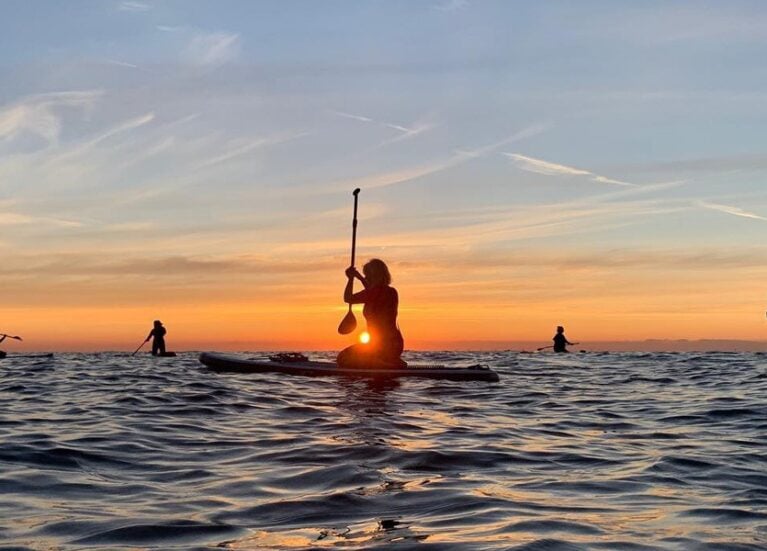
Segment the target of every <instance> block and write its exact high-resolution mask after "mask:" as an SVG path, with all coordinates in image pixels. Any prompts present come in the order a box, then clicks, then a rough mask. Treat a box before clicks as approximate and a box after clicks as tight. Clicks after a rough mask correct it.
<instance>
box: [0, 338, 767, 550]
mask: <svg viewBox="0 0 767 551" xmlns="http://www.w3.org/2000/svg"><path fill="white" fill-rule="evenodd" d="M313 357H322V354H315V355H313ZM408 359H409V360H411V361H421V362H441V363H449V364H463V365H465V364H473V363H477V362H480V363H485V364H488V365H490V366H492V367H494V368H495V369H496V370H497V371H498V372H499V373H500V375H501V382H500V383H495V384H493V383H484V382H451V381H444V382H443V381H431V380H416V379H413V380H407V379H405V380H401V381H399V382H388V383H374V382H370V381H365V380H345V379H337V378H322V379H314V378H303V377H289V376H280V375H244V374H215V373H213V372H210V371H208V370H207V369H206V368H204V367H203V366H202V365H201V364H199V363H198V362H197V359H196V354H192V353H188V354H182V355H181V356H180V357H178V358H162V359H155V358H151V357H147V356H146V355H144V356H137V357H128V356H127V355H125V354H122V355H120V354H62V355H57V356H56V358H54V359H52V360H48V359H46V360H35V359H24V358H17V359H13V358H8V359H6V360H3V361H2V362H0V442H1V445H0V549H4V550H8V549H35V550H47V549H133V550H135V549H291V548H293V549H322V548H330V547H339V548H344V549H362V548H381V549H421V548H433V549H511V550H529V551H534V550H535V551H544V550H545V551H579V550H613V549H614V550H629V551H633V550H636V551H640V550H643V551H644V550H651V549H659V550H684V551H688V550H690V551H695V550H707V551H708V550H711V551H714V550H717V551H718V550H746V549H748V550H756V549H767V356H764V355H760V354H734V353H707V354H573V355H569V356H563V355H553V354H521V353H511V352H508V353H500V352H499V353H461V354H458V353H423V354H410V355H409V356H408Z"/></svg>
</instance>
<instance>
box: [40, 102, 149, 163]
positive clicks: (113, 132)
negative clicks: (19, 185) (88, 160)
mask: <svg viewBox="0 0 767 551" xmlns="http://www.w3.org/2000/svg"><path fill="white" fill-rule="evenodd" d="M154 117H155V115H154V113H147V114H145V115H141V116H139V117H135V118H132V119H128V120H127V121H124V122H122V123H120V124H118V125H116V126H114V127H112V128H110V129H108V130H106V131H104V132H102V133H101V134H99V135H97V136H96V137H94V138H91V139H90V140H88V141H86V142H83V143H80V144H77V146H75V147H72V148H70V149H68V150H67V151H66V152H64V153H62V154H61V155H59V156H58V157H56V158H55V159H54V160H56V161H58V160H62V159H65V158H69V157H74V156H76V155H80V154H82V153H83V152H84V151H87V150H89V149H92V148H93V147H94V146H96V145H98V144H100V143H101V142H103V141H105V140H108V139H109V138H112V137H113V136H117V135H118V134H122V133H124V132H128V131H131V130H135V129H136V128H139V127H141V126H144V125H146V124H149V123H150V122H152V121H153V120H154Z"/></svg>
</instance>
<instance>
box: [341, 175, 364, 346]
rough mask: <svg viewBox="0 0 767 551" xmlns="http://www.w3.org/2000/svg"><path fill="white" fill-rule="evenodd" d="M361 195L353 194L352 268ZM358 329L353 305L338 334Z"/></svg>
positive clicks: (357, 192)
mask: <svg viewBox="0 0 767 551" xmlns="http://www.w3.org/2000/svg"><path fill="white" fill-rule="evenodd" d="M359 194H360V188H357V189H355V190H354V191H353V192H352V195H354V217H353V218H352V263H351V264H350V266H352V267H354V253H355V252H356V248H357V196H358V195H359ZM352 283H353V281H352ZM356 328H357V318H355V317H354V312H352V305H351V304H349V311H348V312H347V313H346V315H345V316H344V319H342V320H341V323H340V324H338V332H339V333H340V334H341V335H348V334H349V333H351V332H352V331H354V330H355V329H356Z"/></svg>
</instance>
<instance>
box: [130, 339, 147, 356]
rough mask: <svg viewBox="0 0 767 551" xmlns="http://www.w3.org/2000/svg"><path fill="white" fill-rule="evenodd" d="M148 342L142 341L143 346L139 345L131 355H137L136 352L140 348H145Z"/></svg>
mask: <svg viewBox="0 0 767 551" xmlns="http://www.w3.org/2000/svg"><path fill="white" fill-rule="evenodd" d="M146 343H147V341H144V342H142V343H141V346H139V347H138V348H137V349H136V350H134V351H133V354H131V356H135V355H136V353H137V352H138V351H139V350H141V349H142V348H144V345H145V344H146Z"/></svg>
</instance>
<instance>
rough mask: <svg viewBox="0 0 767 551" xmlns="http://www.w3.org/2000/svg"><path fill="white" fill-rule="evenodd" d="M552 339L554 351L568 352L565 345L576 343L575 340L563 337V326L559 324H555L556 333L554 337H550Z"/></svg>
mask: <svg viewBox="0 0 767 551" xmlns="http://www.w3.org/2000/svg"><path fill="white" fill-rule="evenodd" d="M551 340H553V341H554V347H553V348H554V352H569V350H567V348H566V345H568V344H569V345H571V346H572V345H576V344H578V343H577V342H570V341H568V340H567V337H565V328H564V327H562V326H561V325H558V326H557V334H556V335H554V338H553V339H551Z"/></svg>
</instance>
